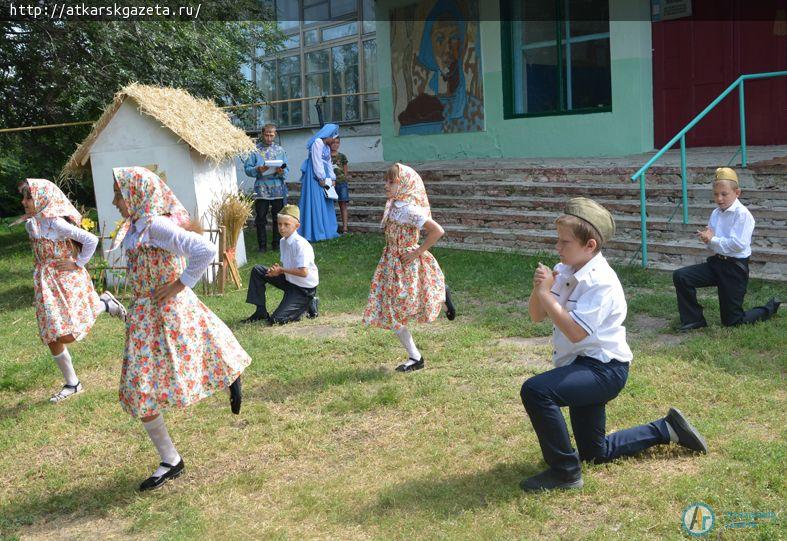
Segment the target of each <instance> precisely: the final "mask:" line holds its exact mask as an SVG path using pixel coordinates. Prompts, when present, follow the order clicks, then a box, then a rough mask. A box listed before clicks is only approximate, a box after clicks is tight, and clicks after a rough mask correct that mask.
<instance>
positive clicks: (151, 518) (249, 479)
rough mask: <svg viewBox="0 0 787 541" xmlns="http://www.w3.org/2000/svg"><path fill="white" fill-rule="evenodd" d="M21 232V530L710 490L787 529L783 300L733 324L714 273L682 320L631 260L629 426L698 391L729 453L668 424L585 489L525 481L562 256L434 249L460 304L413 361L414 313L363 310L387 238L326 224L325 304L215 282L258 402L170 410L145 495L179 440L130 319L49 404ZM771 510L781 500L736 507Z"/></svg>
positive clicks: (525, 533) (9, 375) (264, 521)
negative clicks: (671, 441)
mask: <svg viewBox="0 0 787 541" xmlns="http://www.w3.org/2000/svg"><path fill="white" fill-rule="evenodd" d="M247 245H250V246H253V245H256V244H255V243H254V242H253V238H252V236H251V235H249V236H248V237H247ZM0 246H2V248H0V250H1V251H0V254H1V255H0V277H2V280H1V281H0V480H2V483H1V484H0V538H3V539H6V538H7V539H16V538H21V539H28V538H29V539H63V538H66V539H68V538H78V537H79V538H85V539H137V538H138V539H196V538H201V539H222V540H224V539H239V540H240V539H408V540H410V539H474V540H475V539H598V540H608V539H626V540H629V539H648V540H650V539H680V538H684V539H685V538H686V537H687V535H686V534H685V533H683V532H682V531H681V526H680V518H681V513H682V511H683V509H684V508H685V507H686V506H687V505H689V504H690V503H693V502H705V503H706V504H708V505H709V506H711V507H712V509H713V510H714V512H715V517H716V523H715V524H716V525H715V527H714V530H713V532H712V534H711V536H712V538H714V539H716V538H719V539H721V538H723V539H783V538H785V535H786V534H785V528H784V527H783V525H780V524H779V522H778V521H779V520H780V519H781V516H782V514H783V512H784V502H785V501H787V494H786V492H787V491H786V490H785V469H786V465H787V446H786V445H785V441H786V440H787V438H786V436H787V430H785V427H786V426H787V422H786V421H787V418H786V416H785V406H787V392H785V384H784V383H785V369H786V368H787V358H786V357H785V349H787V348H786V344H785V336H786V335H787V318H785V317H784V315H783V314H781V315H779V316H777V317H776V318H774V319H773V320H771V321H769V322H767V323H764V324H757V325H753V326H747V327H742V328H735V329H726V328H721V327H720V325H719V314H718V302H717V301H716V298H715V292H713V291H708V290H706V291H705V292H704V293H703V295H702V298H703V302H704V304H705V306H706V315H707V319H708V321H709V323H710V327H709V328H707V329H704V330H701V331H698V332H695V333H694V334H691V335H689V336H678V335H676V334H673V332H672V330H671V329H673V328H674V326H675V324H676V323H677V317H676V307H675V298H674V290H673V288H672V281H671V277H670V275H669V274H667V273H662V272H656V271H643V270H641V269H638V268H619V269H618V272H619V275H620V277H621V279H622V281H623V286H624V289H625V290H626V294H627V297H628V300H629V318H628V321H627V327H628V330H629V343H630V345H631V347H632V349H633V351H634V363H633V366H632V371H631V374H630V378H629V381H628V384H627V385H626V387H625V389H624V390H623V391H622V392H621V394H620V395H619V396H618V398H617V399H615V400H614V401H613V402H612V403H611V404H610V406H609V407H608V409H607V418H608V421H607V426H608V430H609V431H613V430H617V429H621V428H625V427H629V426H632V425H635V424H640V423H643V422H647V421H650V420H653V419H655V418H658V417H661V416H663V415H664V414H665V413H666V411H667V408H668V407H669V406H677V407H679V408H680V409H681V410H682V411H683V412H684V413H685V414H686V415H687V417H689V418H690V419H691V420H692V422H693V423H694V424H695V426H697V427H698V428H699V429H700V431H701V432H703V434H704V435H705V436H706V437H707V440H708V444H709V447H710V454H708V455H707V456H696V455H693V454H691V453H689V452H685V451H684V450H683V449H682V448H679V447H676V446H661V447H659V448H655V449H654V450H651V451H649V452H646V453H645V454H643V455H642V456H640V457H637V458H634V459H627V460H620V461H617V462H614V463H611V464H605V465H595V466H594V465H591V466H586V467H585V470H584V471H585V473H584V475H585V488H584V490H582V491H579V492H577V491H575V492H568V493H547V494H539V495H525V494H523V493H522V492H521V491H520V489H519V487H518V483H519V481H520V479H522V478H523V477H525V476H528V475H531V474H533V473H536V472H538V471H540V470H541V469H543V468H544V463H543V462H542V459H541V451H540V449H539V446H538V442H537V440H536V438H535V435H534V433H533V430H532V428H531V426H530V423H529V421H528V419H527V417H526V415H525V413H524V409H523V408H522V405H521V403H520V400H519V388H520V386H521V384H522V382H523V380H524V379H525V378H527V377H528V376H530V375H532V374H535V373H538V372H541V371H543V370H545V369H547V368H548V367H549V364H548V359H549V356H550V353H551V348H550V346H549V343H548V341H547V340H546V339H545V338H543V337H546V336H548V334H549V333H550V332H551V325H550V324H548V323H541V324H533V323H532V322H530V321H529V319H528V315H527V306H526V300H527V297H528V295H529V292H530V287H531V277H532V274H533V271H534V268H535V266H536V262H537V261H538V260H539V259H540V260H541V261H543V262H544V263H548V264H552V263H554V262H555V259H554V258H553V257H552V256H547V255H545V256H543V257H541V258H536V257H525V256H521V255H515V254H499V253H475V252H464V251H459V250H448V249H440V248H436V249H435V250H434V253H435V255H436V256H437V258H438V260H439V261H440V264H441V266H442V267H443V270H444V271H445V273H446V276H447V279H448V281H449V283H450V284H451V286H452V288H453V290H454V292H455V293H454V295H455V298H456V302H457V307H458V313H459V316H458V317H457V319H456V321H454V322H448V321H447V320H446V319H445V318H444V317H443V318H441V319H440V320H439V321H437V322H435V323H433V324H430V325H419V326H415V327H414V328H413V335H414V337H415V340H416V343H417V344H418V345H419V346H420V348H421V350H422V351H423V353H424V356H425V358H426V361H427V367H426V369H425V370H422V371H420V372H417V373H414V374H409V375H402V374H398V373H395V372H393V371H392V368H393V367H394V366H395V365H396V364H398V363H399V362H402V361H403V360H404V359H405V357H406V356H405V354H404V351H403V350H402V348H401V346H400V345H399V342H398V340H397V339H396V337H395V336H394V334H393V333H391V332H386V331H381V330H379V329H371V328H367V327H365V326H364V325H363V324H362V323H361V320H360V314H361V313H362V310H363V307H364V305H365V302H366V296H367V294H368V288H369V280H370V278H371V275H372V272H373V270H374V266H375V265H376V263H377V260H378V256H379V253H380V250H381V249H382V238H381V237H379V236H374V235H358V234H354V235H350V236H346V237H343V238H341V239H337V240H335V241H329V242H323V243H320V244H318V245H316V252H317V264H318V266H319V268H320V277H321V280H322V283H321V285H320V289H319V296H320V300H321V305H320V308H321V315H320V317H319V318H318V319H316V320H313V321H304V322H302V323H296V324H292V325H288V326H284V327H278V328H274V329H271V328H264V327H261V326H252V325H243V324H240V323H239V321H240V319H242V318H244V317H246V316H247V315H249V314H250V313H251V310H250V306H249V305H246V304H245V303H244V300H245V289H243V290H241V291H234V290H232V289H231V288H230V291H229V292H228V293H227V294H226V295H225V296H223V297H212V298H206V299H204V300H205V302H206V303H207V304H208V305H209V306H210V307H211V308H212V309H213V310H214V311H215V312H216V313H217V314H218V315H219V316H220V317H221V318H222V319H223V320H224V321H226V322H227V324H228V325H229V326H230V328H231V329H232V330H233V331H234V333H235V335H236V336H237V337H238V339H239V341H240V342H241V344H242V345H243V346H244V347H245V348H246V350H247V351H248V352H249V353H250V354H251V356H252V357H253V359H254V361H253V363H252V365H251V366H250V367H249V368H248V370H247V371H246V373H245V374H244V391H245V400H244V405H243V412H242V413H241V415H240V416H238V417H236V416H233V415H232V414H231V413H230V409H229V400H228V397H227V395H226V394H224V393H222V394H221V396H216V397H212V398H209V399H206V400H203V401H202V402H201V403H199V404H197V405H196V406H194V407H191V408H188V409H186V410H181V411H173V412H171V413H169V414H167V423H168V426H169V431H170V434H171V435H172V438H173V440H174V442H175V444H176V446H177V447H178V450H179V451H180V453H181V454H182V455H183V457H184V458H185V461H186V464H187V467H186V474H185V475H184V476H183V477H181V478H180V479H178V480H177V481H174V482H172V483H170V484H168V485H166V486H165V487H164V488H163V489H161V490H160V491H157V492H153V493H146V494H140V493H138V492H137V491H136V487H137V485H138V484H139V482H140V481H142V480H143V479H144V478H145V477H147V476H148V475H149V474H150V473H151V472H152V471H153V469H154V468H155V466H156V464H157V462H158V460H159V459H158V455H157V453H156V452H155V449H154V448H153V446H152V445H151V443H150V441H149V440H148V438H147V436H146V435H145V432H144V430H143V428H142V426H141V423H140V422H139V421H136V420H134V419H132V418H131V417H129V416H128V415H126V414H125V413H123V412H122V411H121V409H120V406H119V404H118V399H117V383H118V379H119V374H120V365H121V356H122V353H123V341H124V336H123V332H124V331H123V327H122V324H121V323H120V322H119V321H118V320H116V319H112V318H108V317H106V316H102V317H101V318H100V319H99V321H98V322H97V324H96V327H95V328H94V330H93V332H92V333H91V334H90V336H88V337H87V338H86V339H85V340H84V341H83V342H81V343H78V344H76V345H73V346H72V347H71V348H70V350H71V352H72V356H73V358H74V365H75V367H76V370H77V373H78V374H79V376H80V378H81V380H82V382H83V383H84V385H85V388H86V392H85V393H83V394H82V395H80V396H79V397H75V398H74V399H71V400H67V401H66V402H64V403H62V404H58V405H56V406H53V405H50V404H49V403H48V402H47V399H48V398H49V396H50V394H52V393H53V392H54V391H55V390H57V389H58V388H59V387H60V385H61V383H62V382H61V378H60V374H59V371H58V370H57V368H56V366H55V364H54V362H53V361H52V360H51V357H50V355H49V353H48V349H47V348H46V347H45V346H44V345H43V344H41V342H40V340H39V338H38V330H37V325H36V322H35V316H34V311H33V308H32V299H33V288H32V280H31V267H32V255H31V252H30V248H29V244H28V242H27V238H26V235H25V233H24V232H23V231H20V230H19V228H17V229H15V231H14V232H13V233H9V232H7V231H6V232H2V233H0ZM251 261H252V263H262V262H264V263H272V262H274V261H275V254H265V255H263V256H260V255H257V254H256V253H255V254H253V255H252V256H251ZM248 271H249V267H248V266H247V267H245V268H242V269H241V274H242V276H243V277H244V279H245V278H247V277H248ZM772 295H777V296H780V297H781V298H782V299H785V298H787V285H785V284H784V283H774V282H763V281H758V280H754V281H752V283H751V284H750V286H749V293H748V294H747V297H746V298H747V302H746V306H747V307H749V306H752V305H753V304H754V303H762V302H764V301H766V300H767V299H768V298H769V297H770V296H772ZM280 297H281V295H280V294H279V293H278V292H276V293H270V294H269V297H268V298H269V303H271V304H272V305H273V306H275V304H274V303H278V301H279V299H280ZM755 511H758V512H762V513H767V512H774V513H775V514H776V517H777V518H776V519H775V520H770V521H763V522H769V523H767V524H766V523H764V524H760V525H758V526H757V527H747V528H739V529H738V528H736V529H725V528H724V526H725V524H729V523H730V522H731V521H732V519H731V518H730V517H729V516H728V515H726V513H737V512H755ZM739 520H740V519H739Z"/></svg>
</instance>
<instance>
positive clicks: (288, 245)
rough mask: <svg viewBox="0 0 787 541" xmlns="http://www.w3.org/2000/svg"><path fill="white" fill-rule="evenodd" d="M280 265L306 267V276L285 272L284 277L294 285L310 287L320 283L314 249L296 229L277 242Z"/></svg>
mask: <svg viewBox="0 0 787 541" xmlns="http://www.w3.org/2000/svg"><path fill="white" fill-rule="evenodd" d="M279 252H280V255H281V266H282V267H283V268H285V269H300V268H305V269H306V272H307V274H306V276H293V275H292V274H285V275H284V279H285V280H287V281H288V282H290V283H291V284H295V285H296V286H300V287H306V288H312V287H317V284H319V283H320V275H319V273H318V272H317V265H316V264H315V263H314V249H313V248H312V245H311V244H309V241H308V240H306V239H305V238H303V237H302V236H300V235H299V234H298V232H297V231H295V232H293V234H292V235H290V236H289V237H287V238H286V239H281V242H280V243H279Z"/></svg>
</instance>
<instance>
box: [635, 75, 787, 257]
mask: <svg viewBox="0 0 787 541" xmlns="http://www.w3.org/2000/svg"><path fill="white" fill-rule="evenodd" d="M784 76H787V71H771V72H767V73H750V74H748V75H741V76H740V77H738V78H737V79H735V82H734V83H732V84H731V85H730V86H728V87H727V90H725V91H724V92H722V93H721V94H719V97H717V98H716V99H715V100H713V101H712V102H711V103H710V104H709V105H708V106H707V107H706V108H705V109H703V110H702V112H701V113H700V114H698V115H697V116H695V117H694V120H692V121H691V122H689V123H688V124H686V126H684V127H683V129H682V130H680V131H679V132H678V133H677V134H676V135H675V137H673V138H672V139H670V141H669V142H668V143H667V144H666V145H664V146H663V147H662V149H661V150H659V151H658V152H656V154H655V155H654V156H653V157H652V158H651V159H649V160H648V161H647V163H645V165H643V166H642V167H641V168H640V169H639V171H637V172H636V173H634V174H633V175H631V180H632V181H634V182H636V181H637V180H639V206H640V235H641V237H642V246H641V248H640V249H641V252H642V266H643V267H647V265H648V227H647V221H648V216H647V207H646V203H647V198H646V196H645V174H646V173H647V172H648V169H650V166H651V165H653V164H654V163H655V161H656V160H658V159H659V158H661V156H662V155H663V154H664V153H665V152H667V151H668V150H669V149H671V148H672V147H673V145H674V144H675V143H676V142H677V141H678V140H680V177H681V190H682V200H683V203H682V205H683V223H684V224H687V223H689V192H688V186H687V179H686V133H687V132H688V131H689V130H690V129H691V128H693V127H694V126H695V125H696V124H697V123H698V122H699V121H700V120H702V119H703V118H704V117H705V115H707V114H708V113H709V112H710V111H711V110H712V109H713V108H714V107H716V106H717V105H718V104H719V102H721V100H723V99H724V98H725V97H727V95H728V94H729V93H730V92H732V91H733V90H735V88H736V87H737V88H738V104H739V106H740V125H741V146H740V149H739V150H740V152H741V167H746V165H747V159H748V158H747V154H746V107H745V100H744V93H743V83H744V81H746V80H748V79H766V78H769V77H784ZM735 155H736V156H737V152H736V153H735Z"/></svg>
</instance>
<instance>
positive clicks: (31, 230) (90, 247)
mask: <svg viewBox="0 0 787 541" xmlns="http://www.w3.org/2000/svg"><path fill="white" fill-rule="evenodd" d="M39 221H40V223H41V225H40V226H39ZM25 229H27V234H28V235H30V237H31V238H34V239H49V240H54V241H57V240H67V239H70V240H74V241H76V242H78V243H80V244H81V245H82V249H81V250H80V251H79V254H78V255H77V257H76V261H75V263H76V264H77V266H79V267H84V266H85V265H86V264H87V262H88V261H90V258H91V257H93V254H94V253H95V251H96V247H97V246H98V237H97V236H95V235H94V234H93V233H91V232H90V231H85V230H84V229H82V228H81V227H77V226H75V225H74V224H72V223H71V222H69V221H68V220H66V219H65V218H61V217H57V218H41V219H39V220H35V219H32V218H31V219H29V220H27V221H26V222H25Z"/></svg>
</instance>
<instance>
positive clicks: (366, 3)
mask: <svg viewBox="0 0 787 541" xmlns="http://www.w3.org/2000/svg"><path fill="white" fill-rule="evenodd" d="M361 15H362V17H363V33H364V34H368V33H370V32H375V31H376V30H377V29H376V27H375V24H374V21H375V20H376V17H375V14H374V0H363V13H362V14H361Z"/></svg>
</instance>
